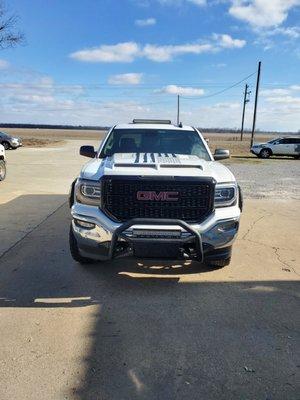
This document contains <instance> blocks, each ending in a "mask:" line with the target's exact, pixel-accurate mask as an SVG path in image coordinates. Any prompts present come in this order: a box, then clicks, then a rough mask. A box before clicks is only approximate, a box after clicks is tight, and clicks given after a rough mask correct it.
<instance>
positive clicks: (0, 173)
mask: <svg viewBox="0 0 300 400" xmlns="http://www.w3.org/2000/svg"><path fill="white" fill-rule="evenodd" d="M5 177H6V164H5V161H4V160H0V181H4V179H5Z"/></svg>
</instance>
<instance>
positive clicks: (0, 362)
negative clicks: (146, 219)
mask: <svg viewBox="0 0 300 400" xmlns="http://www.w3.org/2000/svg"><path fill="white" fill-rule="evenodd" d="M80 134H81V135H82V132H80ZM63 140H65V142H64V143H63V144H61V145H58V146H54V147H45V148H30V147H24V148H20V149H18V150H16V151H9V152H7V155H8V175H7V179H6V180H5V181H3V182H1V183H0V236H1V240H0V320H1V324H0V336H1V338H2V339H1V346H0V399H1V400H11V399H14V400H40V399H43V400H100V399H101V400H102V399H103V400H120V399H122V400H138V399H143V400H156V399H174V400H182V399H189V400H199V399H205V400H215V399H218V400H228V399H230V400H241V399H245V400H246V399H249V400H250V399H251V400H252V399H255V400H256V399H263V400H266V399H269V400H283V399H288V400H298V399H299V365H300V353H299V348H300V346H299V340H300V336H299V326H300V319H299V276H300V268H299V259H300V249H299V243H298V242H299V235H300V218H299V211H298V210H299V200H297V198H298V199H299V190H298V189H297V186H295V184H296V183H297V181H298V182H299V174H300V171H299V165H300V163H299V161H297V160H286V159H274V160H268V162H267V163H260V164H255V163H249V164H243V163H232V164H230V168H234V172H235V174H236V175H237V178H238V179H239V181H240V183H241V185H242V187H243V188H244V192H245V194H246V196H245V197H246V201H245V208H244V212H243V215H242V219H241V227H240V232H239V237H238V240H237V242H236V243H235V247H234V252H233V259H232V263H231V264H230V265H229V266H228V267H225V268H222V269H215V270H213V269H208V268H207V267H206V266H204V265H200V264H198V263H189V262H184V263H182V262H166V261H164V262H162V261H161V260H154V261H149V260H148V261H146V260H132V259H123V260H118V261H113V262H107V263H104V264H102V265H101V264H95V265H93V266H91V267H87V268H84V267H81V266H79V265H78V264H77V263H75V262H74V261H73V260H72V258H71V256H70V253H69V249H68V229H69V224H70V213H69V209H68V206H67V193H68V190H69V186H70V183H71V182H72V180H73V179H74V177H75V176H77V175H78V172H79V170H80V168H81V166H82V165H83V164H84V163H85V162H86V161H87V159H85V158H83V157H80V156H79V155H78V149H79V147H80V145H82V144H85V143H90V144H92V145H97V144H98V143H99V138H96V140H95V139H94V140H93V139H91V138H88V139H87V141H86V140H78V139H75V138H73V139H72V140H70V139H65V138H64V139H63ZM276 168H277V171H280V175H278V173H277V174H276ZM277 175H278V176H277ZM278 177H279V181H280V185H278V184H277V182H278ZM263 191H264V193H267V194H269V193H271V192H272V194H271V195H270V196H266V197H265V198H263V199H261V198H259V199H258V198H256V197H257V193H258V192H259V193H263ZM282 192H284V196H281V197H280V195H281V193H282ZM259 197H263V196H259Z"/></svg>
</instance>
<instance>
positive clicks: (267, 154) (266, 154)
mask: <svg viewBox="0 0 300 400" xmlns="http://www.w3.org/2000/svg"><path fill="white" fill-rule="evenodd" d="M271 154H272V153H271V150H269V149H262V150H261V152H260V153H259V155H260V157H261V158H269V157H270V156H271Z"/></svg>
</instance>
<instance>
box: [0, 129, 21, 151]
mask: <svg viewBox="0 0 300 400" xmlns="http://www.w3.org/2000/svg"><path fill="white" fill-rule="evenodd" d="M0 144H2V146H3V147H4V148H5V150H8V149H17V148H18V147H20V146H22V139H21V138H19V137H16V136H11V135H8V134H7V133H5V132H0Z"/></svg>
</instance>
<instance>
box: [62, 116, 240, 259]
mask: <svg viewBox="0 0 300 400" xmlns="http://www.w3.org/2000/svg"><path fill="white" fill-rule="evenodd" d="M80 154H81V155H83V156H86V157H91V158H92V159H91V161H89V162H88V163H87V164H86V165H85V166H84V167H83V168H82V171H81V173H80V176H79V177H78V179H77V180H76V181H74V182H73V184H72V186H71V191H70V206H71V214H72V223H71V227H70V250H71V254H72V256H73V258H74V259H75V260H76V261H78V262H79V263H82V264H84V263H89V262H92V261H95V260H96V261H105V260H111V259H113V258H115V257H122V256H134V257H138V258H159V259H162V258H167V259H182V258H183V259H193V260H197V261H200V262H205V263H206V264H208V265H213V266H220V267H221V266H225V265H228V264H229V262H230V258H231V250H232V244H233V242H234V240H235V238H236V235H237V232H238V227H239V219H240V213H241V209H242V196H241V191H240V188H239V186H238V185H237V182H236V180H235V177H234V175H233V174H232V172H231V171H230V170H229V169H228V168H227V167H226V166H224V165H223V164H221V163H219V162H216V160H221V159H224V158H228V157H229V151H228V150H223V149H218V150H216V152H215V154H214V155H212V154H211V152H210V150H209V148H208V145H207V143H206V141H205V140H204V138H203V136H202V135H201V133H200V132H199V131H198V130H197V129H195V128H193V127H190V126H182V125H180V126H175V125H173V124H171V122H170V121H164V120H161V121H156V120H150V121H149V120H134V121H133V123H130V124H121V125H116V126H114V127H113V128H111V129H110V131H109V132H108V134H107V136H106V138H105V139H104V141H103V142H102V144H101V146H100V148H99V149H98V150H95V149H94V147H92V146H83V147H81V149H80Z"/></svg>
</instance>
